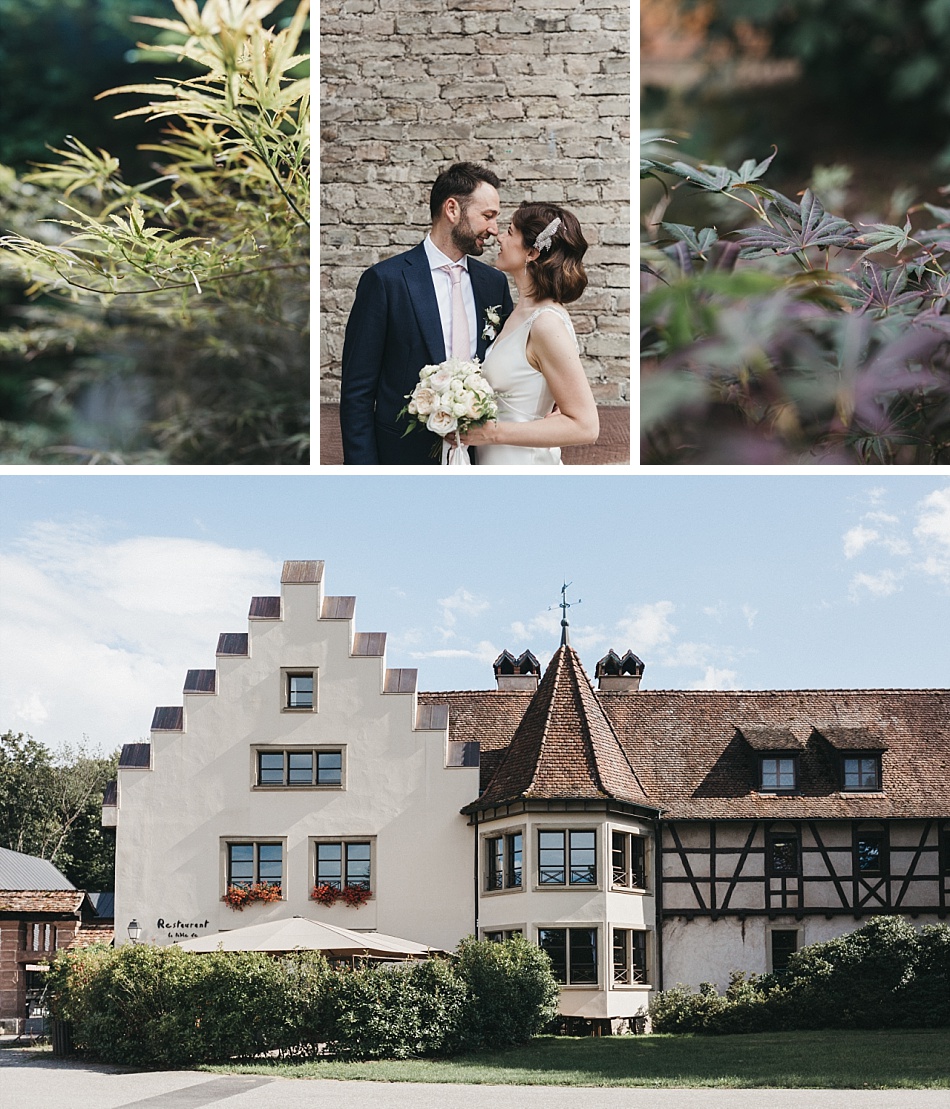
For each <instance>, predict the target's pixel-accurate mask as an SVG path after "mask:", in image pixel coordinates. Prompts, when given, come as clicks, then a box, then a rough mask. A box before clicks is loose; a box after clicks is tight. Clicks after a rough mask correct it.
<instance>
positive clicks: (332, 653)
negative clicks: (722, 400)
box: [104, 562, 950, 1027]
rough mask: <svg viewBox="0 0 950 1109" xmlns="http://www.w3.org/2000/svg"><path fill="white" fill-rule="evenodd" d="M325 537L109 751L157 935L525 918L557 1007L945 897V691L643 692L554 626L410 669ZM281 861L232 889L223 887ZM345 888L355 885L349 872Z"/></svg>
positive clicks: (120, 873) (718, 965)
mask: <svg viewBox="0 0 950 1109" xmlns="http://www.w3.org/2000/svg"><path fill="white" fill-rule="evenodd" d="M385 641H386V637H385V634H384V633H375V632H374V633H365V632H359V631H357V630H356V626H355V598H352V597H332V596H325V595H324V590H323V564H322V563H317V562H291V563H286V564H285V566H284V573H283V578H282V586H281V594H280V596H275V597H257V598H253V599H252V602H251V608H250V612H249V617H248V631H247V632H232V633H226V634H222V635H221V637H220V639H219V642H218V648H217V660H216V666H215V668H214V669H208V670H192V671H189V672H188V674H187V676H186V680H185V686H184V690H183V705H182V706H163V707H160V708H158V709H156V710H155V714H154V717H153V722H152V734H151V737H150V742H149V743H148V744H129V745H127V747H126V749H125V750H124V751H123V755H122V759H121V762H120V769H119V779H118V784H117V787H116V788H113V789H112V790H110V792H109V793H108V794H107V798H106V805H105V807H104V819H105V821H106V822H107V823H109V824H112V825H114V826H115V827H116V830H117V893H116V906H117V923H118V929H117V933H118V935H120V936H122V935H124V932H125V929H126V927H127V925H128V922H129V921H130V920H131V919H132V918H133V917H134V918H136V919H137V921H138V923H139V924H140V925H141V927H142V928H143V932H144V938H145V939H146V940H150V941H152V942H157V943H166V942H172V941H174V940H176V939H180V938H184V937H187V936H191V935H194V934H202V933H206V932H216V931H221V930H225V929H229V928H234V927H238V926H240V925H242V924H252V923H258V922H260V921H263V920H270V919H275V918H278V917H282V916H287V915H291V914H294V913H296V914H299V915H304V916H315V917H317V918H320V919H327V920H330V921H331V922H337V923H340V924H343V925H345V926H346V927H349V928H358V929H364V930H375V929H378V930H379V931H383V932H388V933H390V934H394V935H399V936H403V937H405V938H407V939H412V940H417V941H419V942H422V943H427V944H429V945H431V946H432V947H434V948H441V949H445V948H451V947H454V945H455V944H456V943H457V942H458V940H460V939H461V938H462V937H463V936H465V935H466V934H469V933H472V932H476V933H477V934H478V935H480V936H481V937H484V938H489V939H502V938H505V937H506V936H509V935H511V934H513V933H521V934H523V935H525V936H527V937H528V938H529V939H531V940H532V941H533V942H535V943H538V944H539V945H540V946H542V947H543V948H544V949H545V950H546V951H547V952H548V953H549V955H550V956H551V961H552V965H553V967H554V970H555V974H556V975H557V977H558V979H559V981H560V983H561V987H562V993H561V1011H562V1013H563V1014H564V1015H565V1016H570V1017H579V1018H584V1019H588V1020H593V1021H601V1022H605V1024H607V1023H609V1024H611V1025H612V1026H614V1027H617V1026H618V1024H619V1023H622V1022H623V1021H625V1020H630V1019H632V1018H634V1017H635V1016H636V1014H637V1013H638V1012H640V1011H642V1010H643V1008H644V1007H645V1005H646V1003H647V1001H648V999H649V994H650V992H651V991H652V990H655V989H658V988H662V987H664V986H669V985H673V984H675V983H677V982H684V983H688V984H691V985H698V984H699V983H700V982H703V981H713V982H716V983H718V984H720V985H724V984H725V983H726V982H727V980H728V976H729V974H730V972H731V971H733V970H744V971H752V972H759V973H761V972H765V971H767V970H771V969H779V968H781V966H782V965H783V964H784V962H785V961H786V960H787V959H788V956H789V954H790V953H791V952H792V951H794V950H796V949H797V948H799V947H801V946H802V945H804V944H806V943H811V942H814V941H816V940H821V939H826V938H829V937H830V936H833V935H836V934H839V933H841V932H843V931H846V930H850V929H853V928H856V927H858V926H860V924H861V923H862V922H864V921H865V920H866V919H867V918H868V917H869V916H870V915H872V914H876V913H894V912H898V913H903V914H906V915H908V916H910V917H911V918H912V919H914V920H916V921H918V922H919V923H925V922H927V921H932V920H937V919H943V918H945V917H946V916H947V915H948V910H950V906H948V896H950V895H948V889H950V784H948V783H950V694H948V691H946V690H819V691H782V690H779V691H769V692H705V691H702V692H700V691H649V690H644V689H642V688H641V680H642V676H643V671H644V665H643V663H642V662H641V660H640V659H638V658H637V657H636V656H635V655H633V654H632V653H631V652H630V651H627V653H626V654H625V655H623V656H620V655H618V654H615V653H614V652H613V651H611V652H609V653H608V654H607V655H606V656H605V657H604V658H602V659H600V661H599V662H597V664H596V667H595V679H596V688H595V686H594V684H593V683H592V682H591V680H590V679H589V678H588V676H587V673H586V672H585V670H584V667H583V665H582V663H581V660H580V658H579V656H578V654H577V653H576V651H575V650H574V649H573V648H572V647H571V646H570V643H569V642H568V629H567V627H566V624H565V627H564V635H563V640H562V643H561V645H560V647H559V648H558V650H557V651H556V652H555V653H554V655H553V657H552V658H551V659H550V660H549V661H548V662H547V664H546V665H545V666H543V667H542V665H541V663H540V662H539V660H538V659H537V658H536V657H535V656H534V655H532V654H531V653H530V651H525V652H524V653H523V654H521V655H520V656H517V657H516V656H514V655H512V654H509V653H508V652H507V651H505V652H503V653H502V655H501V656H500V657H499V658H498V659H497V660H496V663H495V668H494V669H495V673H494V678H495V685H494V688H491V689H487V690H461V691H450V692H431V693H424V692H418V691H417V689H416V684H417V682H416V679H417V674H416V671H414V670H402V669H391V668H389V667H387V665H386V660H385ZM252 886H257V887H260V886H270V887H271V895H269V896H268V897H267V899H265V900H261V901H257V902H253V901H252V902H250V903H246V904H244V905H243V907H241V908H240V910H239V911H238V909H237V908H236V906H235V896H234V891H235V890H237V892H238V894H240V893H241V891H242V890H245V889H250V888H251V887H252ZM347 891H349V892H347Z"/></svg>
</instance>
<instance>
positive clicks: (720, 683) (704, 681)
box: [689, 666, 737, 689]
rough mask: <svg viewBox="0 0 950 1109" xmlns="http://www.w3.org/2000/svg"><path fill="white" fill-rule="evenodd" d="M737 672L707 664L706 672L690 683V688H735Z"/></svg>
mask: <svg viewBox="0 0 950 1109" xmlns="http://www.w3.org/2000/svg"><path fill="white" fill-rule="evenodd" d="M736 678H737V674H736V671H735V670H719V669H717V668H716V667H715V666H707V667H706V670H705V673H704V674H703V676H702V677H701V678H700V679H699V681H695V682H693V683H692V684H691V685H690V687H689V688H690V689H735V688H736Z"/></svg>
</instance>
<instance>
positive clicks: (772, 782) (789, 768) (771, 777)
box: [760, 755, 798, 793]
mask: <svg viewBox="0 0 950 1109" xmlns="http://www.w3.org/2000/svg"><path fill="white" fill-rule="evenodd" d="M760 769H761V782H760V789H761V790H762V792H763V793H785V792H788V791H790V790H793V789H797V788H798V759H797V758H795V757H794V756H789V757H786V756H780V755H763V756H762V760H761V763H760Z"/></svg>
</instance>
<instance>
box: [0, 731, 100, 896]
mask: <svg viewBox="0 0 950 1109" xmlns="http://www.w3.org/2000/svg"><path fill="white" fill-rule="evenodd" d="M117 765H118V752H116V753H115V754H113V755H111V756H109V757H106V758H102V757H100V756H97V755H95V754H92V753H90V751H89V750H88V747H87V745H86V741H85V739H84V740H83V742H82V743H79V744H77V745H76V746H75V747H71V746H66V747H64V748H63V749H62V751H61V752H59V753H58V754H57V755H52V754H51V753H50V752H49V751H48V750H47V749H46V748H45V747H44V746H43V745H42V744H41V743H39V742H37V741H36V740H35V739H33V737H32V736H28V735H23V734H22V733H18V734H16V735H14V734H13V732H6V733H5V734H3V735H0V846H3V847H8V848H10V850H12V851H20V852H23V853H24V854H27V855H36V856H38V857H39V858H41V859H46V860H48V861H49V862H51V863H53V864H54V865H55V866H57V867H59V869H60V870H62V871H63V873H64V874H65V875H66V877H67V878H68V879H69V880H70V881H71V882H72V883H73V885H75V886H77V887H78V888H80V889H94V890H103V889H107V890H108V889H112V888H113V885H114V882H115V841H114V840H113V838H112V836H110V835H108V834H107V833H103V831H102V828H101V809H102V793H103V790H104V789H105V786H106V783H107V782H108V781H109V780H110V779H111V778H113V777H114V776H115V773H116V767H117Z"/></svg>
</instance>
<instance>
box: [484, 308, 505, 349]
mask: <svg viewBox="0 0 950 1109" xmlns="http://www.w3.org/2000/svg"><path fill="white" fill-rule="evenodd" d="M501 324H502V319H501V305H500V304H493V305H492V306H491V308H486V309H485V326H484V327H483V328H482V338H483V339H487V340H488V341H489V342H490V343H493V342H494V341H495V339H496V337H497V336H498V332H499V331H501Z"/></svg>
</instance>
